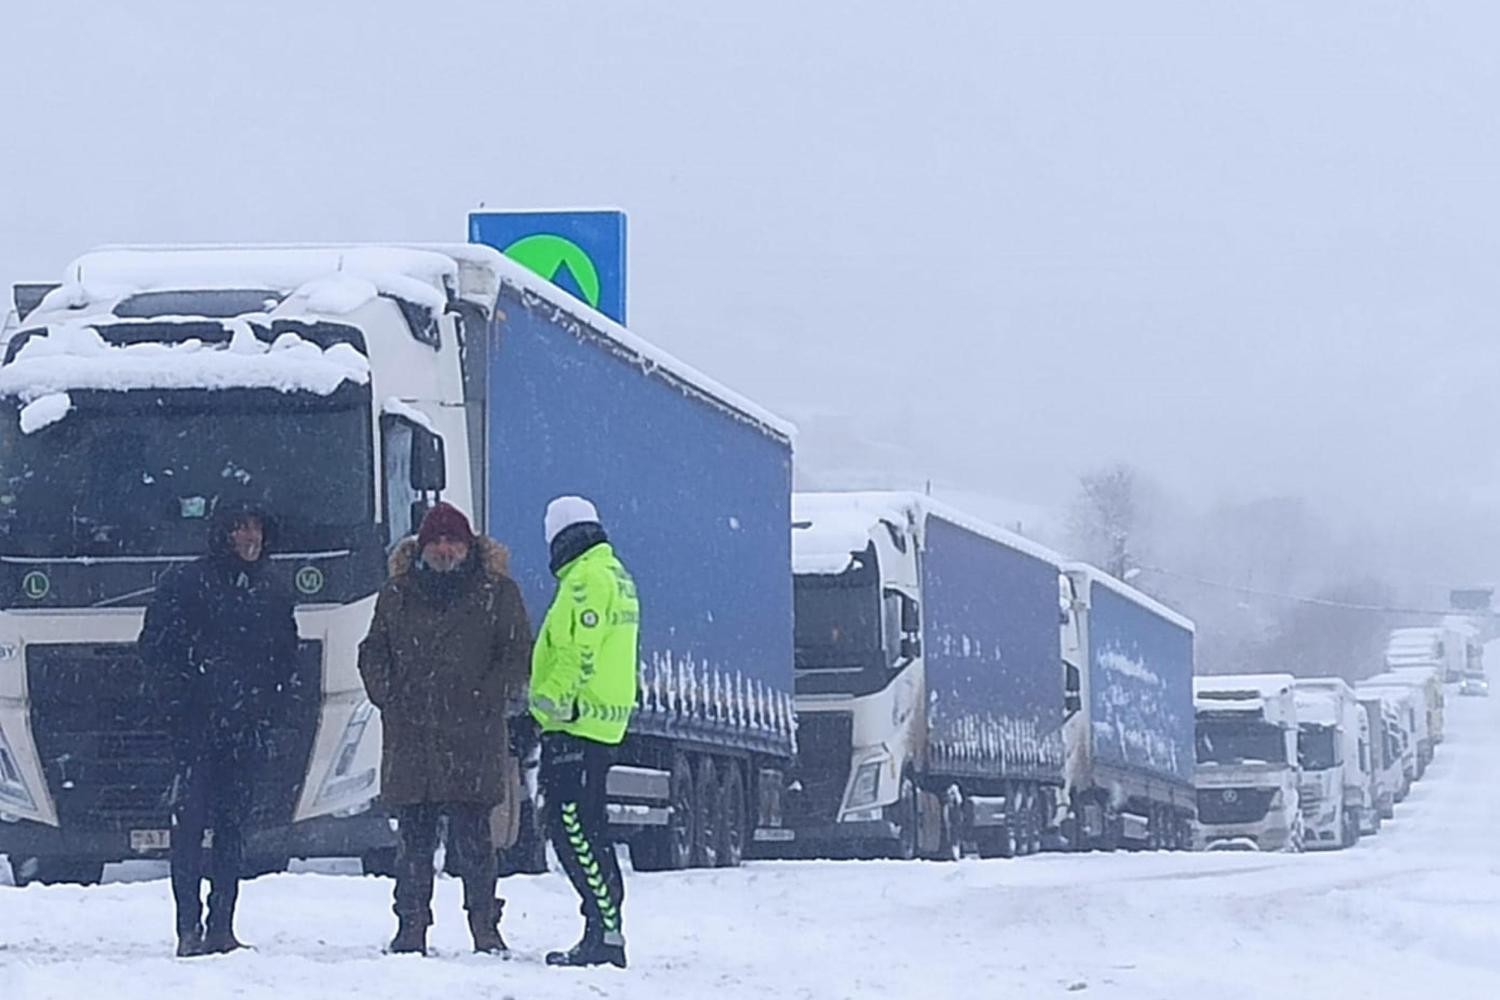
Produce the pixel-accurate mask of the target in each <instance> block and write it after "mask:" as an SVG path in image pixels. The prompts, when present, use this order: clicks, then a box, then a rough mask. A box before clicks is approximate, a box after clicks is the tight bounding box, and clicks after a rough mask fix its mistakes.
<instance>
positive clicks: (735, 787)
mask: <svg viewBox="0 0 1500 1000" xmlns="http://www.w3.org/2000/svg"><path fill="white" fill-rule="evenodd" d="M745 814H746V809H745V777H744V772H743V771H741V770H740V765H739V763H738V762H734V761H731V762H730V763H729V765H728V767H726V768H725V771H724V781H723V782H722V784H721V785H720V787H719V826H718V830H717V833H718V841H719V850H718V857H717V859H716V860H717V861H718V864H719V867H720V868H738V867H739V866H740V862H741V861H743V860H744V858H745Z"/></svg>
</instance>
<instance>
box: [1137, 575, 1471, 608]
mask: <svg viewBox="0 0 1500 1000" xmlns="http://www.w3.org/2000/svg"><path fill="white" fill-rule="evenodd" d="M1133 568H1134V569H1138V570H1140V571H1141V572H1143V573H1155V574H1157V575H1159V576H1170V577H1175V578H1177V579H1179V580H1186V581H1188V582H1189V583H1196V584H1199V585H1201V586H1204V587H1216V588H1218V589H1220V590H1230V591H1234V592H1235V593H1239V594H1246V595H1249V596H1251V597H1264V598H1268V599H1270V600H1273V601H1288V602H1291V603H1294V604H1310V605H1313V606H1315V607H1320V608H1337V609H1339V610H1341V611H1368V612H1372V613H1377V614H1386V615H1420V616H1424V617H1431V618H1446V617H1447V616H1449V615H1460V616H1464V617H1472V618H1493V617H1496V612H1494V611H1463V610H1460V609H1457V608H1445V609H1443V610H1442V611H1433V610H1432V609H1430V608H1403V607H1396V606H1392V605H1385V604H1357V603H1355V602H1353V601H1336V600H1332V599H1330V598H1326V597H1307V596H1305V595H1302V594H1282V593H1277V592H1276V591H1273V590H1259V589H1257V588H1255V587H1242V586H1240V585H1239V584H1234V583H1224V582H1222V581H1220V580H1205V579H1203V578H1202V577H1197V576H1192V575H1190V574H1187V573H1178V572H1176V571H1174V570H1170V569H1162V568H1161V567H1160V566H1135V567H1133Z"/></svg>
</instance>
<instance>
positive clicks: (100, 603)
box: [89, 583, 156, 608]
mask: <svg viewBox="0 0 1500 1000" xmlns="http://www.w3.org/2000/svg"><path fill="white" fill-rule="evenodd" d="M155 590H156V584H154V583H153V584H152V585H151V586H149V587H142V588H141V589H139V590H132V591H130V592H129V593H126V594H116V595H115V596H114V597H105V598H102V599H100V600H97V601H95V602H94V603H93V604H90V605H89V607H91V608H104V607H108V606H109V605H111V604H118V603H119V602H121V601H128V600H130V599H131V598H134V597H145V596H146V595H147V594H150V593H152V592H153V591H155Z"/></svg>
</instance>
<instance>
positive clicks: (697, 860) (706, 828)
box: [692, 754, 723, 868]
mask: <svg viewBox="0 0 1500 1000" xmlns="http://www.w3.org/2000/svg"><path fill="white" fill-rule="evenodd" d="M693 803H694V805H695V806H696V807H697V819H696V821H695V822H694V824H693V828H694V831H695V832H696V833H697V837H696V838H695V842H694V845H693V860H692V867H694V868H713V867H716V866H717V864H718V859H719V836H718V835H719V823H720V818H719V816H720V813H721V812H722V809H721V808H720V807H721V806H722V805H723V796H722V795H721V794H720V791H719V777H718V770H717V768H715V767H714V759H713V758H712V757H710V756H708V755H706V754H705V755H704V756H702V757H700V758H698V769H697V775H696V779H695V787H694V789H693Z"/></svg>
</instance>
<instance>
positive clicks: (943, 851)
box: [937, 795, 964, 861]
mask: <svg viewBox="0 0 1500 1000" xmlns="http://www.w3.org/2000/svg"><path fill="white" fill-rule="evenodd" d="M963 856H964V808H963V802H962V801H960V800H957V799H956V797H955V796H953V795H944V796H943V832H942V839H941V841H940V842H939V844H938V853H937V860H939V861H958V860H960V859H961V858H962V857H963Z"/></svg>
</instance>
